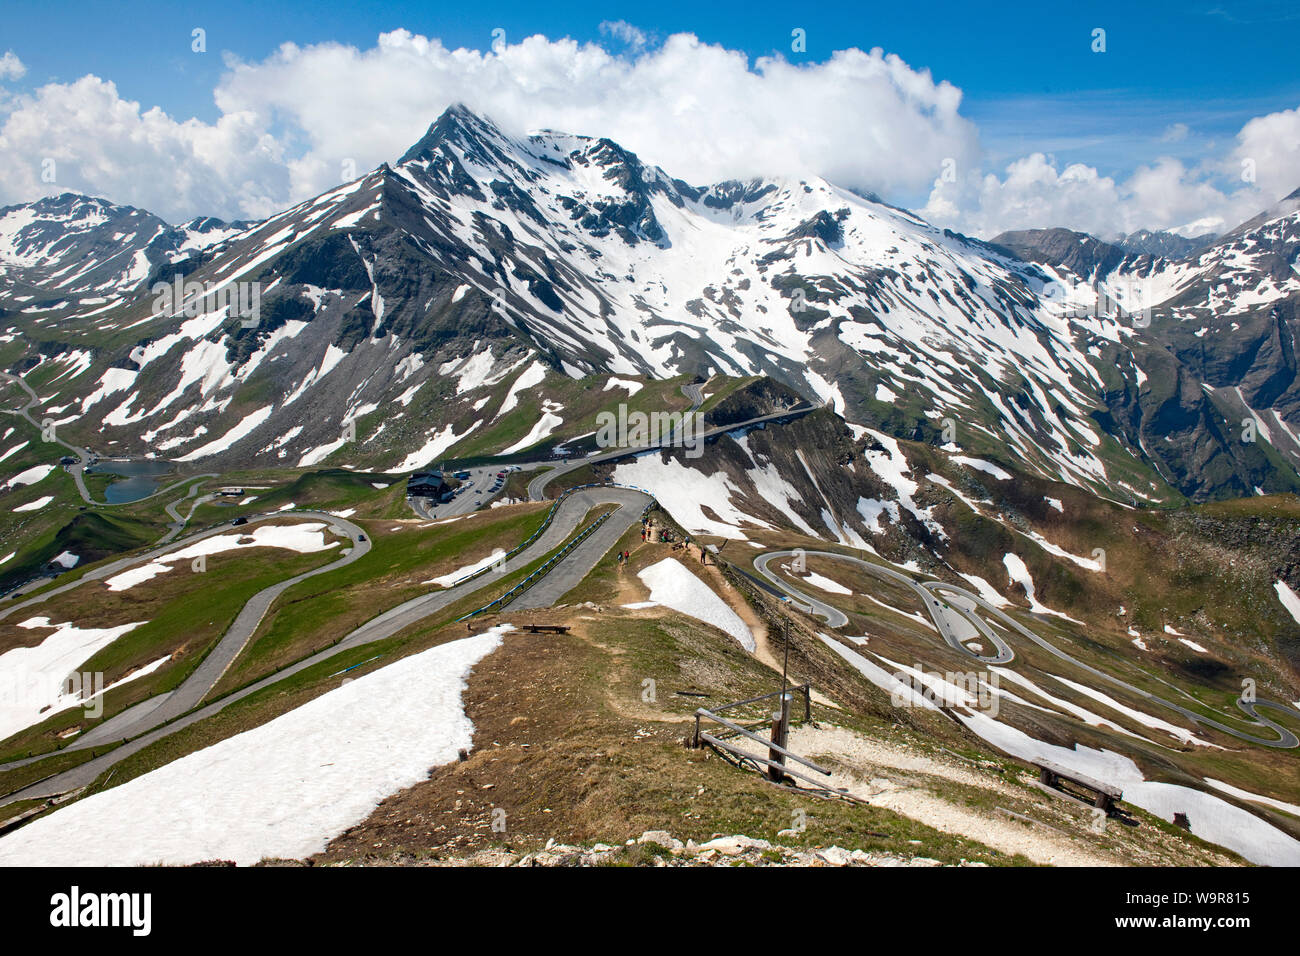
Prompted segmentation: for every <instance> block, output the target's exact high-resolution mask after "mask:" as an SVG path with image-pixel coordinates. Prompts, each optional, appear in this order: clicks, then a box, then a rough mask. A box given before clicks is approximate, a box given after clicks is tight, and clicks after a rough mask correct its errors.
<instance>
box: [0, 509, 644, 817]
mask: <svg viewBox="0 0 1300 956" xmlns="http://www.w3.org/2000/svg"><path fill="white" fill-rule="evenodd" d="M650 500H651V499H650V498H649V496H648V495H645V494H643V493H642V492H639V491H636V490H634V489H629V488H617V487H603V486H598V487H592V488H584V489H582V490H580V491H575V492H574V493H572V494H570V495H569V496H568V497H566V498H565V499H564V500H563V501H562V502H560V504H559V506H558V507H557V508H556V511H555V514H554V516H553V518H552V520H551V523H550V525H549V526H548V527H547V528H546V530H545V531H543V532H542V534H540V535H539V536H538V538H537V540H535V541H534V542H533V543H532V544H531V545H529V546H528V547H527V548H526V549H524V550H523V551H521V552H520V553H519V554H517V555H515V556H514V557H513V558H510V559H509V560H508V561H506V562H505V565H504V568H503V571H502V572H501V574H497V573H489V574H485V575H482V576H480V577H477V578H474V579H472V580H469V581H465V582H463V583H461V584H459V585H455V586H453V587H450V588H446V589H444V590H439V591H432V592H429V593H427V594H422V595H420V596H418V597H415V598H412V599H410V600H409V601H406V602H404V603H402V604H399V605H398V606H397V607H394V608H391V609H390V610H388V611H385V612H384V613H382V614H380V615H378V616H376V617H374V618H372V619H370V620H369V621H367V622H366V623H364V624H362V625H361V626H360V627H358V628H356V629H355V630H353V631H352V632H350V633H349V634H348V635H346V636H345V637H344V638H343V639H342V640H340V641H338V642H337V643H335V644H334V645H332V646H331V647H328V648H325V649H324V650H321V651H318V652H316V653H315V654H312V655H310V656H309V657H306V658H304V659H302V660H300V661H298V662H297V663H295V664H292V665H290V666H288V667H286V668H284V669H282V670H279V671H277V672H276V673H274V674H271V675H268V676H267V677H264V678H262V679H261V680H259V681H256V682H255V683H253V684H250V685H248V686H246V687H243V688H241V689H239V690H237V691H234V692H232V693H230V694H228V695H226V696H225V697H222V698H220V699H219V700H216V701H212V702H211V703H208V704H205V705H202V706H199V707H197V708H195V704H198V703H199V702H200V701H201V700H202V699H203V698H204V697H205V696H206V694H207V693H208V691H210V690H211V687H212V686H214V685H215V683H216V681H217V680H218V679H219V678H220V676H221V674H222V673H224V671H225V668H226V667H228V666H229V664H230V663H231V662H232V661H233V660H234V659H235V657H237V656H238V653H239V651H240V650H241V649H242V648H243V646H244V644H245V643H246V642H247V640H248V638H249V637H250V636H251V634H252V632H253V631H254V630H255V629H256V627H257V623H258V622H259V621H260V620H261V617H262V615H263V614H264V613H265V611H266V608H268V607H269V606H270V604H271V602H272V601H273V600H274V598H275V597H276V596H278V594H279V593H282V592H283V590H284V588H286V587H289V586H291V585H292V584H293V583H295V581H298V580H302V578H303V577H304V576H299V577H297V578H295V579H291V580H290V581H286V582H281V584H280V585H273V586H272V588H268V589H266V590H264V591H261V592H258V594H257V595H255V596H254V598H253V599H252V600H250V601H249V602H248V604H246V605H245V607H244V609H243V610H242V611H241V612H240V614H239V616H238V617H237V618H236V621H235V623H234V624H232V625H231V627H230V629H229V630H228V631H227V634H226V635H225V636H224V637H223V638H222V639H221V641H220V642H219V643H218V645H217V648H216V649H214V651H213V652H211V653H210V654H209V656H208V658H205V660H204V661H203V663H202V664H200V667H199V668H198V669H196V671H195V672H194V674H193V675H191V677H190V678H189V679H188V680H187V681H186V682H185V683H183V684H182V685H181V687H179V688H177V690H176V691H173V692H172V695H164V696H163V698H162V699H158V698H155V699H154V700H153V701H145V702H143V703H141V704H137V705H136V706H135V707H132V708H130V709H128V710H127V711H124V712H123V713H121V714H119V715H117V716H116V717H114V718H112V719H111V720H109V721H107V722H105V723H104V724H103V725H101V726H100V727H97V728H96V729H95V730H92V731H89V732H87V734H86V737H85V738H84V739H83V740H81V741H78V742H77V743H76V744H73V745H70V746H69V747H67V748H64V750H62V751H57V752H58V753H65V752H68V751H69V750H73V749H84V748H85V747H89V746H94V745H95V744H96V743H99V744H103V743H105V742H107V741H111V740H119V739H123V738H127V737H129V735H131V734H136V735H138V736H134V737H130V738H129V739H127V740H126V742H125V743H122V744H121V745H120V746H118V747H117V748H116V749H114V750H112V751H110V752H108V753H106V754H102V755H100V756H98V757H94V758H92V759H91V760H88V761H87V762H85V763H83V764H80V765H79V766H77V767H74V768H72V769H70V770H67V771H64V772H62V773H58V774H55V775H54V776H51V777H49V778H47V779H45V780H42V781H39V782H37V783H34V784H32V785H30V786H27V787H25V788H23V789H21V790H18V791H16V792H14V793H11V794H8V795H5V796H0V801H3V802H5V803H9V802H12V801H16V800H27V799H38V798H47V797H50V796H54V795H56V794H60V793H66V792H68V791H70V790H75V789H78V788H80V787H85V786H88V785H89V784H90V783H92V782H93V781H94V780H95V779H96V778H97V777H99V775H100V774H102V773H103V772H104V771H105V770H107V769H108V768H110V767H112V766H114V765H115V764H117V763H119V762H121V761H122V760H124V759H126V758H127V757H129V756H130V755H131V754H134V753H137V752H139V751H140V750H141V749H143V748H144V747H147V746H149V745H150V744H152V743H154V742H156V741H158V740H161V739H162V738H164V737H167V736H169V735H170V734H173V733H175V732H176V731H178V730H181V729H183V728H185V727H188V726H190V725H192V724H193V723H195V722H196V721H199V720H203V719H205V718H207V717H210V716H212V715H213V714H216V713H219V712H220V711H221V710H224V709H225V708H226V707H228V706H230V705H231V704H233V703H235V702H236V701H238V700H242V699H244V698H245V697H247V696H249V695H250V694H253V693H256V692H257V691H259V690H262V689H263V688H266V687H270V686H272V685H274V684H276V683H279V682H280V681H282V680H284V679H285V678H287V677H290V676H292V675H293V674H296V673H299V672H300V671H302V670H305V669H306V668H309V667H312V666H314V665H316V664H319V663H321V662H323V661H325V660H328V659H329V658H331V657H334V656H336V655H338V654H340V653H342V652H344V651H347V650H351V649H353V648H356V647H360V646H363V645H365V644H370V643H374V642H375V641H380V640H383V639H385V638H387V637H391V636H393V635H394V634H397V633H398V632H400V631H402V630H404V629H405V628H407V627H410V626H412V625H414V624H418V623H419V622H421V621H424V620H426V619H428V618H429V617H431V616H433V615H434V614H436V613H438V612H439V611H441V610H443V609H444V608H446V607H448V606H449V605H451V604H453V603H455V602H456V601H459V600H460V599H461V598H463V597H466V596H468V595H470V594H473V593H474V592H476V591H479V590H482V589H484V588H487V587H489V586H491V585H492V584H494V583H495V582H496V581H498V580H500V578H501V577H503V576H505V575H508V574H510V573H512V572H513V571H516V570H518V569H520V568H523V567H525V566H527V565H529V564H531V563H532V562H533V561H535V560H537V559H538V558H540V557H542V556H544V555H546V554H548V553H550V552H551V551H554V550H555V549H556V548H558V547H559V546H560V545H561V544H562V543H563V542H564V540H565V539H566V538H568V537H569V536H570V535H571V534H572V533H573V532H574V531H575V530H577V528H578V524H579V522H581V521H582V519H583V518H584V517H585V516H586V514H587V513H588V512H589V511H590V510H591V509H592V508H595V507H598V506H600V505H604V504H614V505H618V506H619V507H618V508H617V510H616V511H615V513H614V514H612V515H611V516H610V518H609V519H607V520H606V521H605V523H604V524H603V525H602V526H601V529H600V530H601V531H604V530H605V529H606V528H609V529H610V531H609V532H608V534H614V532H615V531H617V535H615V536H614V538H613V540H615V541H616V540H617V539H618V537H619V536H621V535H622V534H623V532H625V531H626V530H627V529H628V528H629V527H631V526H632V524H634V523H635V522H636V521H637V520H639V517H640V513H641V511H642V509H644V507H645V505H646V504H647V503H648V502H649V501H650ZM287 515H293V516H298V515H304V516H316V517H320V516H321V515H319V513H315V512H307V513H302V512H285V513H278V512H277V513H275V514H272V515H267V516H264V518H272V517H277V516H279V517H285V516H287ZM324 517H325V518H327V519H328V520H329V521H330V522H332V523H334V524H336V525H339V526H340V527H342V528H345V529H346V528H348V526H349V524H350V523H348V522H344V521H343V520H342V519H339V518H336V517H334V516H333V515H324ZM352 527H355V526H352ZM223 530H227V529H226V528H224V527H219V528H216V529H212V530H210V531H207V532H203V533H201V534H198V535H194V536H191V537H188V538H186V539H184V540H183V541H181V542H177V543H175V544H173V545H170V546H168V547H167V548H160V549H155V550H154V551H152V552H149V554H148V555H145V556H143V557H136V558H130V559H122V560H121V561H117V562H113V564H112V565H111V566H106V567H105V568H99V569H96V570H95V571H93V572H89V573H88V574H87V575H85V576H83V579H82V580H86V579H90V575H91V574H93V575H94V578H95V579H99V578H103V577H106V576H108V575H109V574H111V573H116V572H117V571H121V570H125V569H126V568H127V567H130V566H134V565H136V564H139V563H141V562H144V561H146V560H148V559H149V557H150V556H156V555H157V554H159V553H166V552H167V551H171V550H174V549H175V548H179V547H183V546H185V545H188V544H190V543H192V542H193V541H195V540H199V539H201V538H203V537H206V536H208V535H211V534H217V533H220V532H221V531H223ZM358 533H359V531H358ZM353 541H354V545H353V553H352V554H350V555H348V556H347V558H348V559H349V560H351V561H354V560H356V559H357V558H359V557H360V556H361V554H363V553H364V551H362V552H360V553H358V552H357V548H358V545H359V544H362V545H364V544H368V543H369V542H368V541H367V542H357V540H356V538H355V537H354V538H353ZM608 542H609V538H608V535H601V534H593V535H592V536H591V537H590V538H588V539H587V540H586V541H584V542H582V544H581V545H580V546H579V547H577V548H575V549H574V550H573V552H572V553H571V554H570V555H568V556H567V557H566V559H565V560H564V561H561V562H560V563H559V564H557V565H556V567H555V569H553V571H552V572H551V574H558V575H560V577H559V578H558V579H557V580H558V581H559V582H560V583H559V584H556V585H551V584H550V581H549V579H550V576H551V575H547V577H545V578H543V579H542V582H541V583H539V584H538V585H537V586H536V587H542V586H543V585H545V586H547V587H548V588H550V589H551V591H554V590H556V589H561V588H562V590H560V591H559V593H560V594H563V593H564V591H567V590H568V589H569V587H571V586H572V585H569V587H564V582H566V581H570V580H573V581H574V583H576V580H580V579H581V577H580V576H579V577H578V578H577V579H576V580H574V577H573V576H574V575H575V574H577V573H578V572H581V573H582V574H585V573H586V572H585V571H581V569H582V568H583V567H584V566H586V567H587V568H588V570H589V569H590V567H594V566H595V563H596V562H597V561H598V560H599V559H600V557H601V555H602V554H603V553H604V552H603V551H599V550H598V549H600V548H602V547H603V548H604V549H605V550H608V549H609V547H610V546H611V544H610V543H608ZM338 566H339V563H338V562H336V563H335V564H333V565H330V566H327V567H325V568H320V569H317V570H316V571H314V572H310V573H312V574H322V573H324V572H325V571H327V570H331V569H333V568H336V567H338ZM79 583H81V582H80V581H78V582H74V583H73V584H70V585H67V586H65V588H64V589H63V590H66V589H68V588H71V587H75V586H77V584H79ZM277 588H278V590H275V593H270V592H271V591H272V590H273V589H277ZM533 590H536V588H534V589H533ZM551 591H548V592H547V593H548V594H549V593H551ZM49 593H54V592H49ZM49 593H47V594H44V595H41V596H40V597H39V598H34V599H32V600H31V601H27V602H24V603H23V604H20V605H18V606H16V607H14V608H7V609H5V611H4V614H8V613H12V612H13V611H15V610H17V608H19V607H23V606H27V605H30V604H35V603H38V602H39V601H42V600H45V599H46V598H48V596H49ZM532 593H533V591H531V590H530V591H528V592H525V595H528V594H532ZM263 599H264V600H263ZM520 600H521V601H522V598H521V599H520ZM518 606H523V605H518ZM528 606H540V605H539V604H532V605H528ZM4 614H0V617H2V616H4ZM209 660H211V664H209ZM200 672H201V673H200ZM150 704H152V706H147V705H150ZM165 721H167V722H165ZM110 728H111V730H110ZM92 735H93V737H92ZM52 755H53V754H44V755H42V756H41V757H33V758H28V759H25V760H20V761H14V762H12V763H9V764H5V765H3V766H0V771H5V770H10V769H14V768H16V767H20V766H23V765H26V764H30V763H34V762H36V761H37V760H41V759H45V758H47V757H49V756H52Z"/></svg>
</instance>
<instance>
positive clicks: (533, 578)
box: [451, 481, 655, 624]
mask: <svg viewBox="0 0 1300 956" xmlns="http://www.w3.org/2000/svg"><path fill="white" fill-rule="evenodd" d="M586 488H629V489H631V490H632V491H639V492H641V494H643V495H647V496H649V498H650V502H649V504H647V505H646V506H645V508H643V509H642V510H641V514H642V515H644V514H645V513H646V512H647V511H649V510H650V509H651V508H653V507H654V505H655V497H654V495H652V494H650V492H648V491H646V490H645V489H644V488H638V487H636V486H635V485H621V484H619V483H618V482H614V481H593V482H589V483H587V484H585V485H577V486H575V487H573V488H568V489H566V490H565V492H564V493H563V494H562V495H560V496H559V497H558V498H556V499H555V504H553V505H552V506H551V510H550V511H549V512H548V513H547V515H546V520H545V521H543V522H542V526H541V527H540V528H538V529H537V530H536V531H535V532H533V534H532V535H530V536H529V538H528V540H527V541H525V542H524V543H523V544H521V545H519V546H518V547H517V548H514V549H513V550H512V551H510V552H508V553H507V554H506V555H505V557H503V558H502V559H501V560H502V561H506V560H509V559H510V558H511V557H513V556H514V555H516V554H518V553H519V552H520V551H522V550H523V549H524V548H526V547H528V545H530V544H532V543H533V542H534V541H536V540H537V538H538V537H539V536H540V535H541V534H542V532H543V531H545V530H546V529H547V528H548V527H550V525H551V520H552V519H553V518H554V517H555V512H556V509H558V508H559V507H560V502H562V501H563V500H564V499H565V498H567V497H568V496H569V495H571V494H573V493H574V492H575V491H582V490H584V489H586ZM613 513H614V512H612V511H610V512H606V513H605V514H603V515H601V516H600V517H599V518H597V519H596V520H595V521H594V522H592V523H591V524H590V525H588V526H587V527H586V528H584V529H583V531H582V533H581V534H579V535H578V536H577V537H576V538H574V539H573V540H572V541H570V542H569V543H568V544H566V545H565V546H564V547H563V548H562V549H560V550H559V551H558V552H556V553H555V554H553V555H552V556H551V557H550V558H549V559H548V560H547V561H546V563H545V564H543V565H542V566H541V567H540V568H538V569H537V570H536V571H534V572H533V573H532V574H530V575H528V577H526V578H524V579H523V580H522V581H520V582H519V583H518V584H516V585H515V586H514V587H513V588H511V589H510V590H509V591H507V592H506V593H505V594H503V595H501V597H499V598H497V599H496V600H495V601H492V602H491V603H489V604H485V605H483V606H482V607H481V608H479V609H478V610H476V611H470V612H469V613H468V614H465V615H463V616H461V617H458V618H456V620H455V621H453V622H452V623H453V624H459V623H460V622H461V621H464V620H467V619H468V618H471V617H475V616H476V615H479V614H482V613H483V612H484V611H487V610H488V609H489V608H493V607H498V606H499V607H505V606H506V605H507V604H509V603H510V602H511V601H513V600H514V599H515V598H516V597H518V596H519V595H520V594H522V593H523V592H524V591H526V590H528V589H529V588H530V587H532V586H533V585H534V584H536V583H537V581H538V580H539V579H540V578H542V577H544V576H545V575H546V574H547V572H549V571H550V570H551V569H552V568H553V567H555V565H556V564H558V563H559V562H560V561H562V560H563V559H564V558H565V557H567V556H568V554H569V552H570V551H572V550H573V549H574V548H576V547H577V546H578V545H579V544H581V543H582V542H583V541H585V540H586V539H587V538H588V537H589V536H590V535H591V534H592V533H593V532H594V531H595V530H596V529H597V528H598V527H600V526H601V525H602V524H604V523H605V521H606V519H608V518H609V516H610V515H612V514H613ZM490 570H492V568H491V566H490V565H489V566H488V567H486V568H480V569H479V570H477V571H475V572H474V573H473V574H468V575H466V576H465V577H463V578H461V579H460V580H459V581H456V582H454V583H453V584H452V585H451V586H452V587H456V585H458V584H462V583H464V582H465V581H469V580H471V579H473V578H476V577H479V576H480V575H484V574H487V573H488V571H490Z"/></svg>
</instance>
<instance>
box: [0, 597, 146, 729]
mask: <svg viewBox="0 0 1300 956" xmlns="http://www.w3.org/2000/svg"><path fill="white" fill-rule="evenodd" d="M143 623H145V622H143V621H137V622H135V623H133V624H123V625H121V626H120V627H107V628H100V627H86V628H82V627H77V626H76V625H75V624H73V623H72V622H71V621H67V622H64V623H62V624H53V623H51V622H50V619H49V618H48V617H33V618H29V619H27V620H25V621H22V622H20V623H19V624H18V626H19V627H21V628H26V629H27V630H44V629H46V628H49V629H50V631H51V633H50V634H49V635H47V636H46V638H45V639H44V640H43V641H41V642H40V643H39V644H37V645H36V646H35V647H15V648H13V649H12V650H9V651H5V652H4V653H3V654H0V740H3V739H4V738H6V737H10V736H12V735H13V734H16V733H18V731H20V730H25V729H26V728H28V727H30V726H32V725H33V724H38V723H40V722H41V721H43V720H45V719H46V718H47V717H50V716H52V715H53V714H55V713H58V712H59V711H62V710H66V709H67V708H69V707H73V706H76V705H77V704H79V703H80V702H81V701H82V700H83V699H84V698H87V697H90V696H91V694H90V693H85V692H84V691H90V690H92V688H91V687H85V688H84V689H80V688H77V689H72V692H71V693H69V692H67V691H68V690H69V688H67V687H65V686H64V680H65V678H67V677H68V676H69V675H70V674H73V673H74V672H77V671H79V670H80V668H81V665H82V664H83V663H84V662H86V661H88V660H90V658H91V657H93V656H94V655H95V654H96V653H98V652H99V651H100V650H102V649H103V648H105V647H108V645H110V644H112V643H113V642H114V641H115V640H117V639H118V638H119V637H121V636H122V635H123V634H126V633H128V632H130V631H133V630H135V629H136V628H137V627H140V625H141V624H143ZM47 708H48V709H47Z"/></svg>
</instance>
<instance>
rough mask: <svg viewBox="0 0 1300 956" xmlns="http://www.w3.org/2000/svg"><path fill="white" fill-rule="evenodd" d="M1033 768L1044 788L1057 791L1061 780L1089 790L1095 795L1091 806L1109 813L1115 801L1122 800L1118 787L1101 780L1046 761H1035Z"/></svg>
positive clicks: (1122, 794) (1122, 795)
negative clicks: (1035, 769)
mask: <svg viewBox="0 0 1300 956" xmlns="http://www.w3.org/2000/svg"><path fill="white" fill-rule="evenodd" d="M1034 766H1035V767H1036V768H1037V769H1038V782H1039V783H1041V784H1042V785H1043V786H1045V787H1051V788H1053V789H1059V783H1060V781H1062V780H1065V781H1068V782H1070V783H1072V784H1074V785H1075V786H1078V787H1082V788H1083V789H1084V790H1090V791H1091V792H1092V793H1093V794H1095V796H1094V798H1093V801H1092V805H1093V806H1094V807H1098V808H1100V809H1102V810H1105V811H1106V812H1107V813H1109V812H1110V808H1111V806H1112V805H1113V804H1114V803H1115V802H1116V801H1117V800H1122V799H1123V797H1124V791H1122V790H1120V789H1119V788H1118V787H1113V786H1111V785H1110V784H1108V783H1104V782H1102V781H1101V780H1096V779H1094V778H1093V777H1089V776H1086V775H1084V774H1081V773H1076V772H1075V771H1073V770H1069V769H1067V768H1065V767H1062V766H1061V765H1060V764H1056V763H1052V762H1050V761H1047V760H1041V761H1035V762H1034Z"/></svg>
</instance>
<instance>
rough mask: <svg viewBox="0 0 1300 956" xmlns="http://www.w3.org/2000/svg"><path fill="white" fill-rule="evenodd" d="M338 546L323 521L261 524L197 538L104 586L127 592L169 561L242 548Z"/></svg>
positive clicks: (164, 568) (300, 549) (306, 550)
mask: <svg viewBox="0 0 1300 956" xmlns="http://www.w3.org/2000/svg"><path fill="white" fill-rule="evenodd" d="M336 547H338V542H337V541H326V540H325V524H324V523H323V522H320V521H308V522H303V523H302V524H291V525H283V524H277V525H258V526H257V527H256V528H254V529H253V530H252V531H246V532H238V533H233V534H216V535H213V536H212V537H210V538H204V539H202V540H201V541H196V542H194V543H193V544H191V545H189V546H187V547H184V548H181V549H179V550H177V551H172V552H170V553H169V554H164V555H162V556H161V557H159V558H155V559H154V560H153V561H150V562H149V563H147V564H142V565H140V566H139V567H134V568H128V569H127V570H125V571H123V572H121V573H120V574H115V575H113V576H112V577H111V578H108V579H107V580H106V581H105V582H104V586H105V587H107V588H108V589H109V590H110V591H127V590H130V589H131V588H133V587H135V586H136V585H137V584H141V583H143V582H145V581H150V580H152V579H153V578H156V577H157V576H158V575H160V574H166V573H167V572H168V571H170V570H171V568H170V567H168V565H169V564H172V563H175V562H178V561H190V560H193V559H194V558H197V557H201V556H202V557H206V556H208V555H210V554H221V553H222V552H224V551H234V550H238V549H241V548H283V549H284V550H286V551H296V552H298V553H299V554H314V553H315V552H317V551H328V550H329V549H330V548H336Z"/></svg>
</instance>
